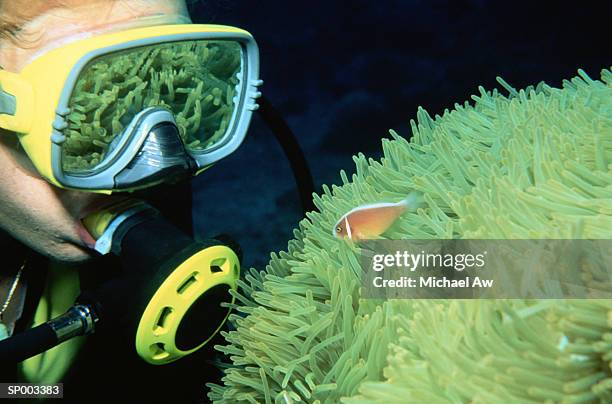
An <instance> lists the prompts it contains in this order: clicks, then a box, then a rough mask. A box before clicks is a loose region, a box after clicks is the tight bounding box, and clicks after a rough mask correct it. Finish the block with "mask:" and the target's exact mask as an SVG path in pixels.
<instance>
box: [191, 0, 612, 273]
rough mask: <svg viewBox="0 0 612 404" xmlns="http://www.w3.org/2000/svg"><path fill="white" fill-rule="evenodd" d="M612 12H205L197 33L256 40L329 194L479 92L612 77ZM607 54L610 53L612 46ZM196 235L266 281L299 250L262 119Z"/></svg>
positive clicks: (200, 214) (279, 161)
mask: <svg viewBox="0 0 612 404" xmlns="http://www.w3.org/2000/svg"><path fill="white" fill-rule="evenodd" d="M611 3H612V2H603V1H602V2H592V1H580V2H578V1H572V2H563V1H559V2H546V1H505V2H502V1H485V0H431V1H425V0H422V1H419V0H405V1H397V0H388V1H372V0H369V1H365V0H356V1H321V0H309V1H303V0H298V1H295V0H292V1H286V0H285V1H281V0H263V1H227V0H226V1H222V0H217V1H194V2H192V4H191V5H190V8H191V13H192V18H193V20H194V22H196V23H215V24H227V25H234V26H238V27H240V28H244V29H246V30H247V31H249V32H251V34H253V36H254V37H255V39H256V40H257V42H258V45H259V47H260V53H261V78H262V79H263V80H264V81H265V84H264V86H263V89H262V92H263V93H264V94H265V95H266V96H267V97H268V98H269V99H270V101H271V102H272V103H273V104H274V105H275V106H276V108H277V109H278V110H280V112H281V113H282V114H283V116H284V117H285V119H286V120H287V122H288V123H289V125H290V126H291V128H292V129H293V131H294V132H295V133H296V135H297V137H298V139H299V141H300V143H301V145H302V147H303V149H304V152H305V154H306V157H307V159H308V161H309V163H310V166H311V169H312V172H313V175H314V178H315V182H316V184H317V191H319V190H320V186H321V184H323V183H327V184H332V183H338V182H339V175H338V172H339V170H340V169H345V170H347V171H349V172H352V171H353V163H352V160H351V157H352V156H353V155H354V154H356V153H358V152H363V153H365V154H366V155H368V156H371V157H379V156H380V153H381V146H380V139H381V138H382V137H385V136H387V134H388V129H389V128H393V129H395V130H396V131H398V132H399V133H400V134H401V135H404V136H409V135H410V132H409V121H410V119H413V118H414V117H415V115H416V110H417V107H418V106H422V107H424V108H425V109H426V110H427V111H428V112H429V113H430V114H431V115H432V116H433V115H435V114H441V113H443V111H444V109H445V108H449V109H450V108H452V106H453V105H454V104H455V103H456V102H458V103H463V102H464V101H465V100H469V99H470V95H472V94H476V93H477V92H478V90H477V87H478V86H479V85H482V86H484V87H485V88H487V89H492V88H493V87H495V86H497V82H496V81H495V77H496V76H498V75H499V76H501V77H503V78H504V79H505V80H506V81H507V82H508V83H510V84H511V85H513V86H514V87H515V88H523V87H525V86H527V85H530V84H537V83H538V82H539V81H542V80H544V81H546V82H547V83H548V84H550V85H553V86H560V85H561V81H562V80H563V79H565V78H571V77H573V76H575V75H576V70H577V69H578V68H582V69H584V70H585V71H586V72H587V73H588V74H589V75H590V76H591V77H592V78H599V72H600V70H601V69H602V68H604V67H609V66H611V61H612V57H611V55H610V42H609V40H610V28H609V27H610V25H609V22H610V21H609V19H610V16H611V15H612V13H611V11H612V7H611V6H610V4H611ZM606 40H607V41H608V43H605V42H606ZM193 187H194V225H195V229H196V232H197V233H198V234H199V235H201V236H206V235H212V234H215V233H220V232H226V233H229V234H231V235H233V236H234V237H235V238H237V239H238V241H240V242H241V243H242V245H243V249H244V251H245V259H244V264H245V266H247V267H250V266H256V267H257V268H258V269H263V267H264V266H265V264H266V263H267V261H268V258H269V252H271V251H279V250H282V249H285V248H286V245H287V241H288V240H289V239H290V238H291V237H292V231H293V229H294V228H295V227H296V226H297V223H298V221H299V220H300V218H301V211H300V206H299V199H298V195H297V193H296V191H295V184H294V181H293V177H292V174H291V171H290V168H289V166H288V164H287V161H286V159H285V157H284V155H283V154H282V151H281V149H280V147H279V146H278V145H277V144H276V143H275V141H274V138H273V137H272V135H271V134H270V132H269V131H268V130H267V128H266V127H265V126H264V125H263V124H262V122H261V119H259V118H258V117H257V116H255V117H254V119H253V122H252V125H251V129H250V131H249V134H248V135H247V140H246V141H245V142H244V144H243V145H242V146H241V147H240V149H238V151H237V152H235V153H234V154H233V155H232V156H230V157H228V158H227V159H225V160H224V161H222V162H221V163H219V164H217V165H216V166H215V167H213V168H212V169H211V170H209V171H207V172H206V173H204V174H203V175H201V176H199V177H198V178H196V179H195V181H194V182H193Z"/></svg>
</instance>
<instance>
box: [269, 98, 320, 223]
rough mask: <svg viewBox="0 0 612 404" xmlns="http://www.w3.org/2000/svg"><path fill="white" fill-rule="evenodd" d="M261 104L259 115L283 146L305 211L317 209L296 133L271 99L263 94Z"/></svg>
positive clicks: (308, 173)
mask: <svg viewBox="0 0 612 404" xmlns="http://www.w3.org/2000/svg"><path fill="white" fill-rule="evenodd" d="M257 103H258V104H259V109H258V110H257V112H259V116H261V118H262V119H263V120H264V122H265V124H266V125H267V126H268V128H270V131H271V132H272V133H273V134H274V137H275V138H276V140H277V141H278V143H279V144H280V146H281V147H282V148H283V151H284V152H285V155H286V156H287V159H288V160H289V164H290V165H291V170H292V171H293V176H294V178H295V181H296V183H297V188H298V192H299V193H300V201H301V203H302V209H303V210H304V213H306V212H310V211H311V210H314V209H315V206H314V203H313V202H312V194H313V193H314V190H315V189H314V181H313V180H312V174H311V172H310V168H309V167H308V162H307V161H306V157H305V156H304V152H303V151H302V149H301V148H300V144H299V143H298V141H297V139H296V137H295V134H294V133H293V131H292V130H291V128H290V127H289V125H287V122H285V120H284V119H283V116H282V115H281V114H280V113H279V112H278V111H277V110H276V109H275V108H274V107H273V106H272V104H271V103H270V101H269V100H268V99H267V98H266V97H264V96H262V97H261V98H259V99H258V100H257Z"/></svg>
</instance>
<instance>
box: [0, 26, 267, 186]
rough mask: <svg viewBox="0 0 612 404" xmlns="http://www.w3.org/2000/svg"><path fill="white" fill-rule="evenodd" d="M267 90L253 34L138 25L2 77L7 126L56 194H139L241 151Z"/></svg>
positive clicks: (0, 123) (0, 121)
mask: <svg viewBox="0 0 612 404" xmlns="http://www.w3.org/2000/svg"><path fill="white" fill-rule="evenodd" d="M261 84H262V81H261V80H259V54H258V49H257V45H256V43H255V41H254V39H253V37H252V36H251V35H250V34H249V33H248V32H246V31H243V30H240V29H237V28H232V27H227V26H220V25H196V24H180V25H162V26H153V27H146V28H137V29H131V30H127V31H121V32H115V33H110V34H102V35H99V36H95V37H91V38H87V39H82V40H79V41H76V42H72V43H69V44H67V45H64V46H62V47H59V48H56V49H53V50H50V51H49V52H47V53H45V54H43V55H41V56H39V57H37V58H36V59H34V60H33V61H32V62H31V63H30V64H28V65H27V66H25V67H24V68H23V69H22V71H21V72H19V73H18V74H15V73H10V72H7V71H3V70H0V127H1V128H4V129H7V130H10V131H14V132H17V133H18V135H19V139H20V142H21V145H22V146H23V148H24V150H25V151H26V153H27V154H28V156H29V158H30V159H31V160H32V162H33V163H34V165H35V167H36V168H37V170H38V171H39V173H40V174H41V175H42V176H43V177H44V178H46V179H47V180H48V181H50V182H51V183H53V184H55V185H57V186H60V187H63V188H72V189H81V190H87V191H94V192H105V193H110V192H113V191H132V190H135V189H140V188H145V187H148V186H152V185H156V184H158V183H160V182H164V181H168V180H172V179H177V178H180V177H183V176H186V175H195V174H198V173H200V172H201V171H203V170H204V169H206V168H207V167H209V166H210V165H212V164H214V163H215V162H217V161H219V160H220V159H222V158H224V157H226V156H227V155H229V154H230V153H232V152H233V151H234V150H236V148H237V147H238V146H239V145H240V144H241V143H242V141H243V139H244V136H245V134H246V131H247V129H248V126H249V122H250V120H251V116H252V113H253V111H254V110H256V109H257V108H258V105H257V103H256V99H257V98H258V97H260V96H261V93H260V92H259V91H258V86H260V85H261Z"/></svg>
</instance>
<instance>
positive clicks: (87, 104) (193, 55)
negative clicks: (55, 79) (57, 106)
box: [62, 41, 242, 173]
mask: <svg viewBox="0 0 612 404" xmlns="http://www.w3.org/2000/svg"><path fill="white" fill-rule="evenodd" d="M241 55H242V48H241V46H240V44H238V43H236V42H232V41H183V42H176V43H167V44H161V45H159V44H158V45H151V46H144V47H140V48H135V49H129V50H126V51H121V52H117V53H113V54H109V55H104V56H101V57H98V58H96V59H94V60H93V61H91V62H90V63H89V64H88V65H87V66H86V67H85V68H84V69H83V70H82V72H81V74H80V75H79V77H78V80H77V82H76V85H75V88H74V91H73V92H72V95H71V98H70V101H69V105H68V107H69V108H70V111H71V112H70V114H69V115H68V116H67V121H68V127H67V128H66V129H65V130H64V135H65V136H66V141H65V142H64V144H63V145H62V167H63V169H64V171H68V172H73V173H79V172H80V173H84V172H91V171H95V169H96V168H98V169H101V168H102V167H103V165H104V164H101V163H106V161H105V158H106V157H108V155H109V154H110V153H111V152H112V149H113V147H114V146H116V145H118V144H119V143H120V142H119V139H118V138H117V136H118V135H120V134H121V133H122V131H123V130H124V129H125V127H126V126H127V125H128V124H129V123H130V122H131V120H132V118H133V117H134V116H135V115H136V114H137V113H138V112H140V111H141V110H143V109H144V108H147V107H151V106H161V107H165V108H167V109H169V110H170V111H172V113H173V114H174V116H175V119H176V122H177V125H178V127H179V132H180V135H181V137H182V139H183V143H184V144H185V145H186V147H187V148H188V149H189V150H190V151H192V152H196V153H197V152H198V151H202V150H206V149H208V148H210V147H213V146H215V145H216V144H218V142H219V141H220V140H221V139H223V137H224V135H225V133H226V132H227V129H228V126H229V123H230V121H231V119H232V116H233V114H234V110H235V103H236V102H237V100H235V96H236V93H237V91H238V88H239V84H240V73H241Z"/></svg>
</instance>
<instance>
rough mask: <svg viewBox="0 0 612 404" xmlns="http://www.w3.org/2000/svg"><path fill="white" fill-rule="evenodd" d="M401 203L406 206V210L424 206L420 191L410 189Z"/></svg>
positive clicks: (414, 209)
mask: <svg viewBox="0 0 612 404" xmlns="http://www.w3.org/2000/svg"><path fill="white" fill-rule="evenodd" d="M402 203H403V204H404V205H405V206H406V208H407V209H406V210H408V211H410V212H416V210H417V209H418V208H422V207H423V206H425V198H424V197H423V193H422V192H418V191H412V192H410V193H409V194H408V196H407V197H406V198H405V199H404V200H403V201H402Z"/></svg>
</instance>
